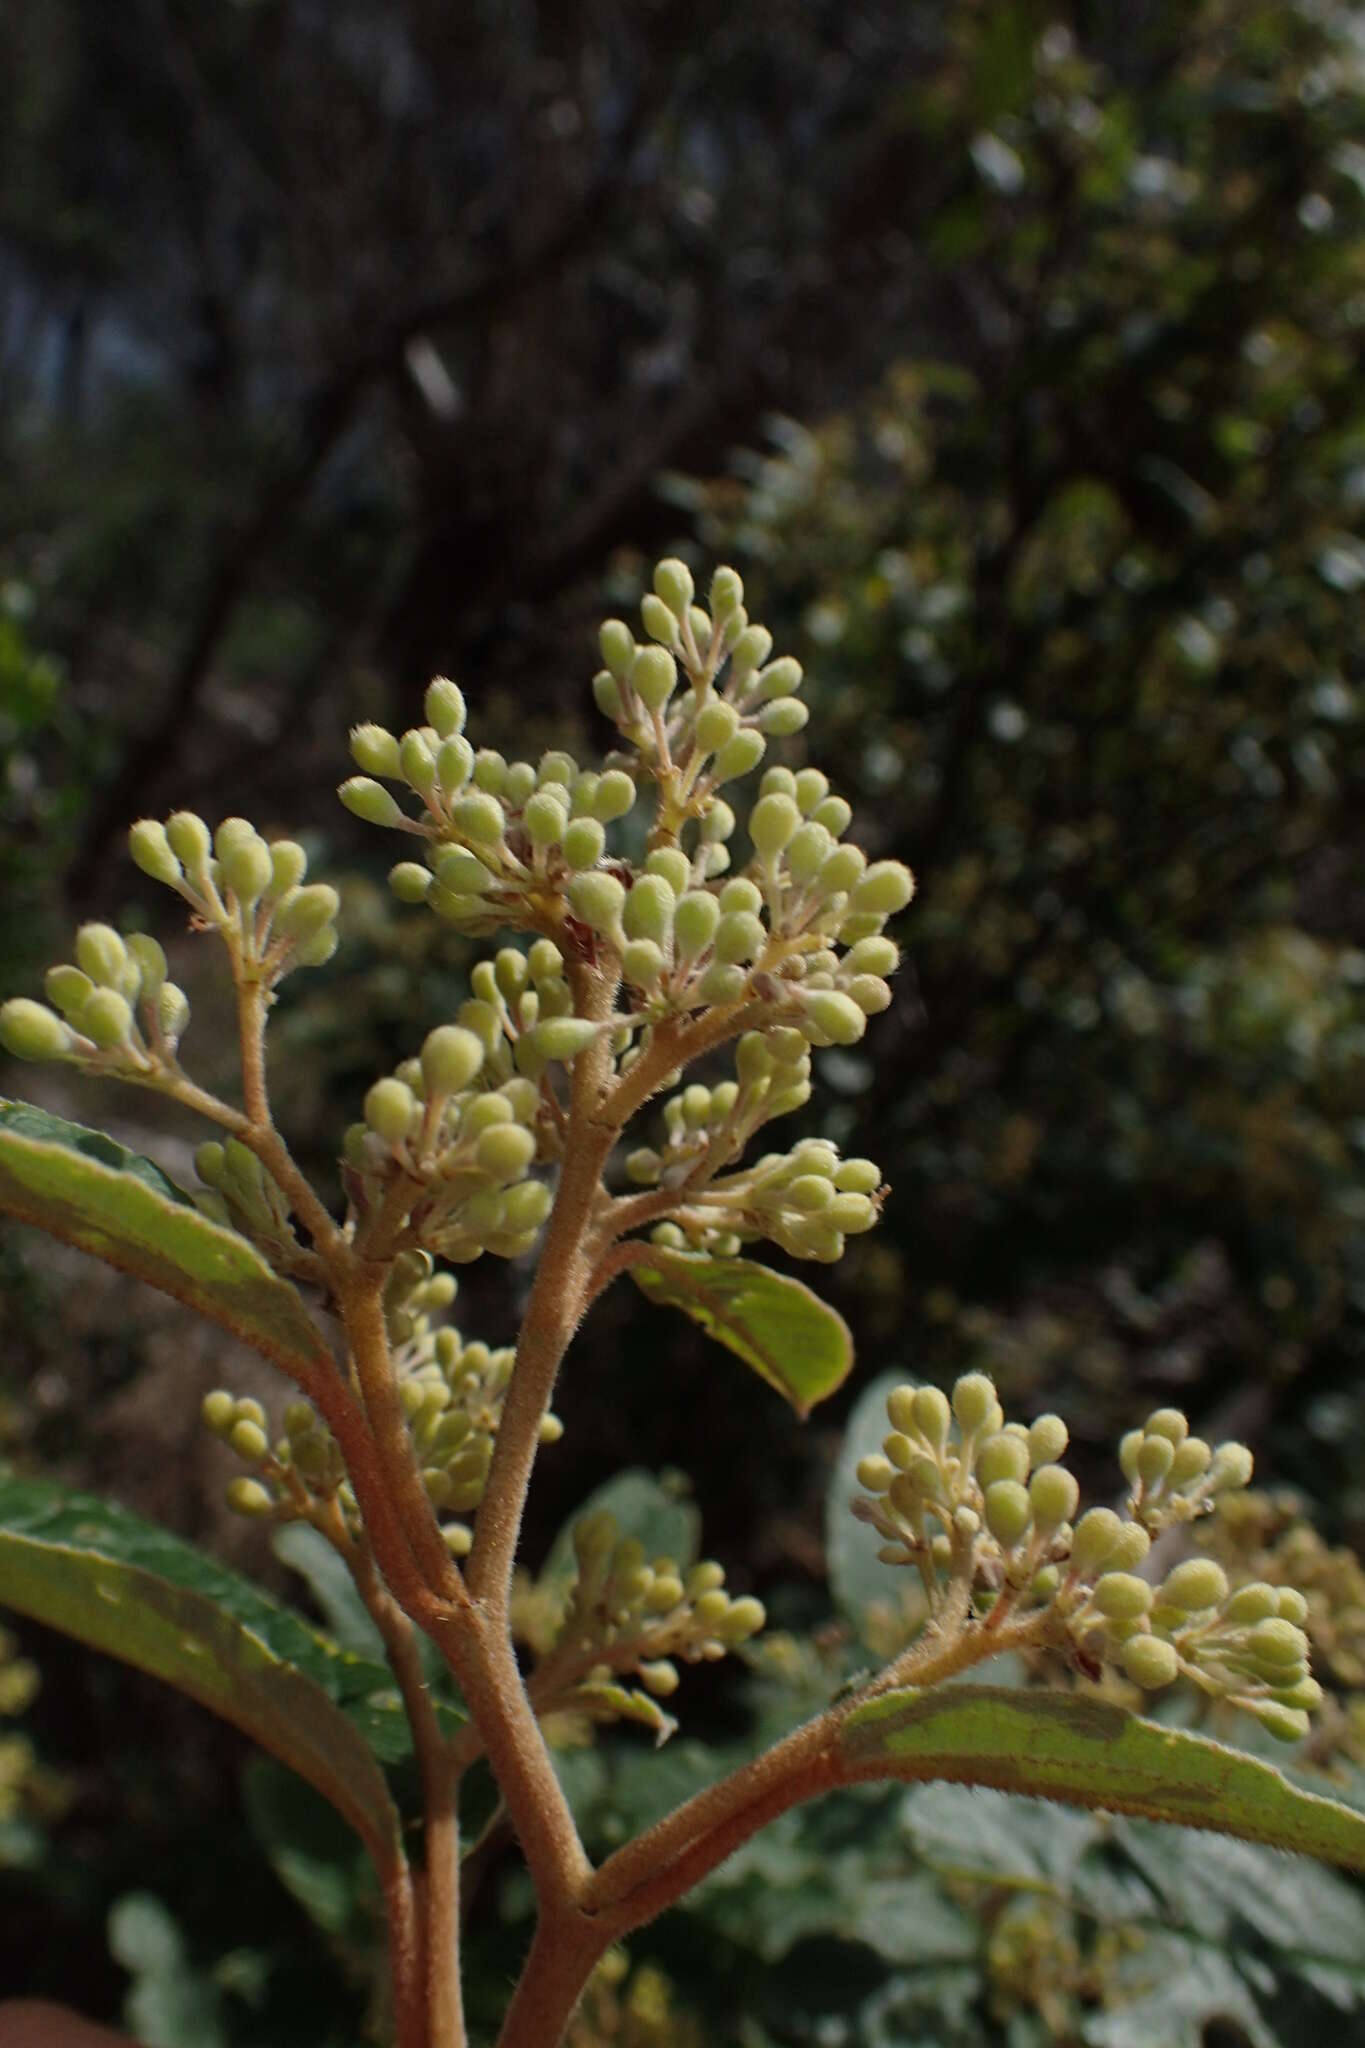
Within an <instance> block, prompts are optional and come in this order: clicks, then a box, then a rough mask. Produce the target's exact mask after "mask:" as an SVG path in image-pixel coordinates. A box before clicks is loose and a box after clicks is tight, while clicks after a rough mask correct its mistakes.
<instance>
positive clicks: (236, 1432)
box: [228, 1420, 270, 1465]
mask: <svg viewBox="0 0 1365 2048" xmlns="http://www.w3.org/2000/svg"><path fill="white" fill-rule="evenodd" d="M228 1443H229V1444H230V1445H231V1447H232V1449H233V1450H234V1451H235V1452H236V1453H237V1456H238V1457H239V1458H241V1459H242V1460H243V1461H244V1462H245V1463H246V1464H248V1465H260V1464H263V1463H264V1461H265V1458H266V1455H267V1453H268V1452H269V1449H270V1444H269V1441H268V1439H267V1437H266V1433H265V1431H264V1430H263V1429H262V1428H261V1426H260V1424H259V1423H258V1422H249V1421H246V1420H243V1421H240V1422H234V1423H233V1425H232V1427H231V1429H230V1430H229V1431H228Z"/></svg>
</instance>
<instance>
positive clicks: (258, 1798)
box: [244, 1757, 378, 1954]
mask: <svg viewBox="0 0 1365 2048" xmlns="http://www.w3.org/2000/svg"><path fill="white" fill-rule="evenodd" d="M244 1790H245V1793H246V1810H247V1815H248V1818H249V1819H250V1821H251V1827H252V1832H253V1833H254V1835H255V1837H256V1839H257V1841H258V1842H259V1843H260V1845H261V1847H262V1848H263V1849H264V1851H265V1853H266V1855H267V1857H268V1858H269V1860H270V1867H271V1869H272V1870H273V1871H274V1873H275V1875H276V1877H278V1879H279V1880H280V1883H281V1884H282V1885H283V1886H284V1888H285V1890H286V1891H287V1892H288V1893H289V1894H290V1895H291V1897H293V1898H295V1899H297V1901H298V1903H299V1904H300V1905H301V1906H302V1907H303V1910H304V1912H305V1913H307V1915H308V1917H309V1919H310V1920H312V1921H313V1923H314V1925H315V1926H317V1927H320V1928H321V1929H322V1930H323V1932H324V1933H325V1934H330V1935H333V1936H335V1937H337V1938H338V1939H344V1940H345V1941H346V1942H347V1944H348V1946H349V1948H350V1950H351V1952H352V1953H353V1954H354V1953H355V1952H357V1951H358V1950H360V1949H361V1948H362V1947H364V1946H365V1945H366V1944H367V1943H368V1944H370V1945H372V1944H373V1942H374V1939H375V1936H376V1934H377V1931H378V1929H377V1924H376V1919H375V1905H376V1901H375V1897H374V1878H373V1874H372V1872H371V1870H370V1867H369V1865H368V1863H367V1862H366V1860H365V1857H364V1856H363V1854H362V1853H361V1851H360V1849H359V1847H358V1846H357V1843H356V1839H355V1836H354V1835H353V1834H351V1833H350V1831H349V1830H348V1829H347V1828H346V1827H344V1826H343V1825H342V1822H341V1820H340V1818H339V1816H338V1815H337V1814H336V1812H335V1811H334V1810H333V1808H332V1807H331V1806H329V1805H328V1804H327V1802H326V1800H324V1799H320V1798H319V1797H318V1795H317V1793H316V1792H315V1791H314V1790H313V1788H312V1786H311V1785H305V1784H304V1782H303V1780H302V1779H301V1778H299V1777H297V1776H296V1775H295V1773H294V1772H293V1771H286V1770H283V1769H282V1768H281V1767H280V1765H279V1764H277V1763H274V1762H272V1761H271V1759H270V1758H269V1757H253V1758H252V1760H251V1762H250V1764H249V1765H248V1766H247V1771H246V1776H245V1781H244Z"/></svg>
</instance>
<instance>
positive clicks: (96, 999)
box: [0, 924, 190, 1081]
mask: <svg viewBox="0 0 1365 2048" xmlns="http://www.w3.org/2000/svg"><path fill="white" fill-rule="evenodd" d="M44 987H45V992H46V994H47V997H48V1000H49V1002H50V1003H51V1005H52V1007H51V1008H49V1007H48V1005H47V1004H45V1003H35V1002H30V1001H29V999H28V998H27V997H25V996H16V997H14V998H13V999H12V1000H11V1001H9V1002H7V1003H6V1004H5V1005H4V1006H3V1008H0V1044H3V1045H4V1047H5V1050H6V1051H7V1052H10V1053H12V1054H13V1055H14V1057H15V1058H16V1059H23V1060H72V1061H75V1062H77V1063H78V1064H79V1065H81V1066H86V1067H89V1068H91V1069H92V1070H94V1071H95V1072H105V1073H116V1074H119V1075H121V1076H123V1077H124V1078H126V1079H130V1080H144V1081H145V1080H154V1079H155V1078H156V1076H157V1075H158V1074H161V1073H164V1072H165V1071H167V1070H168V1069H170V1068H172V1067H173V1066H174V1064H175V1056H176V1049H177V1047H178V1046H179V1043H180V1039H181V1036H182V1034H183V1033H184V1030H185V1027H186V1026H187V1024H188V1023H189V1021H190V1006H189V1001H188V999H187V997H186V995H185V991H184V990H183V989H182V988H179V987H178V986H177V985H176V983H175V982H173V981H169V980H167V969H166V955H165V954H164V953H163V952H162V950H161V947H160V946H159V945H158V944H157V942H156V940H155V939H153V938H149V937H148V936H147V934H146V933H145V932H132V933H130V934H129V935H128V937H127V938H121V937H120V936H119V934H118V933H117V932H116V931H115V930H114V928H113V926H112V925H107V924H85V925H82V926H81V928H80V930H79V931H78V932H77V934H76V958H75V961H74V962H64V963H63V964H62V965H60V966H57V967H49V968H48V970H47V976H46V980H45V984H44ZM59 1013H60V1014H59Z"/></svg>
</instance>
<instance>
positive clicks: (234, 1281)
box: [0, 1098, 332, 1369]
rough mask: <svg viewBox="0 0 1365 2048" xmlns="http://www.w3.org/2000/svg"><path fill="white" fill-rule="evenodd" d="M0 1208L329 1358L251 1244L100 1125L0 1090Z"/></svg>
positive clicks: (246, 1330) (296, 1350)
mask: <svg viewBox="0 0 1365 2048" xmlns="http://www.w3.org/2000/svg"><path fill="white" fill-rule="evenodd" d="M0 1212H3V1213H5V1214H8V1215H10V1216H14V1217H17V1218H18V1219H19V1221H20V1222H22V1223H34V1224H36V1225H37V1226H38V1228H39V1229H40V1230H46V1231H47V1232H48V1233H49V1235H50V1236H52V1237H59V1238H61V1239H62V1240H63V1241H64V1242H65V1243H66V1244H72V1245H75V1246H76V1247H77V1248H78V1249H79V1250H80V1251H83V1252H91V1253H93V1255H94V1256H95V1257H96V1258H97V1259H103V1260H104V1262H105V1264H106V1265H109V1266H117V1267H118V1269H119V1270H120V1272H123V1273H131V1274H132V1275H133V1276H134V1278H135V1279H138V1280H145V1281H147V1283H148V1284H149V1286H152V1287H159V1288H160V1289H161V1290H162V1292H163V1293H165V1294H171V1295H174V1296H175V1298H176V1300H177V1301H183V1302H184V1303H185V1304H186V1305H187V1306H188V1307H189V1308H193V1309H197V1310H198V1311H199V1313H200V1314H201V1315H204V1316H207V1317H208V1318H209V1319H210V1320H211V1321H212V1322H216V1323H220V1324H222V1325H223V1327H224V1328H226V1329H230V1330H233V1331H235V1332H236V1333H237V1335H238V1336H240V1337H242V1338H243V1339H244V1340H245V1342H247V1343H248V1344H254V1345H256V1346H257V1347H258V1348H259V1349H260V1350H262V1351H264V1352H265V1353H266V1355H267V1356H268V1357H273V1358H280V1357H282V1356H284V1355H291V1356H293V1357H295V1358H301V1359H304V1360H307V1361H309V1362H311V1363H312V1364H315V1365H324V1366H327V1367H328V1368H329V1369H330V1367H331V1363H332V1360H331V1354H330V1352H329V1351H328V1349H327V1346H326V1344H325V1343H324V1342H323V1339H322V1336H321V1333H320V1332H319V1331H318V1329H317V1328H316V1327H315V1325H314V1324H313V1322H312V1320H311V1319H310V1317H309V1315H308V1311H307V1310H306V1309H305V1307H304V1305H303V1302H302V1299H301V1298H300V1296H299V1295H298V1293H297V1292H296V1290H295V1289H294V1288H293V1287H291V1286H290V1285H289V1283H288V1281H285V1280H281V1279H280V1278H279V1277H278V1276H277V1275H276V1274H275V1273H272V1272H271V1270H270V1268H269V1266H268V1265H267V1264H266V1262H265V1260H264V1259H263V1258H262V1257H261V1255H260V1253H259V1252H258V1251H257V1250H256V1248H255V1246H254V1245H252V1244H249V1243H248V1242H247V1240H246V1238H244V1237H241V1236H239V1235H238V1233H237V1232H236V1231H235V1230H228V1229H225V1228H224V1227H223V1225H222V1224H219V1223H214V1222H212V1221H211V1220H210V1218H209V1217H207V1216H205V1215H203V1214H202V1213H201V1212H200V1211H199V1210H198V1209H196V1208H195V1206H194V1204H193V1202H192V1201H191V1200H190V1198H189V1196H188V1195H187V1194H186V1193H185V1191H184V1190H183V1188H178V1187H176V1185H175V1183H174V1182H173V1181H170V1180H168V1179H167V1177H166V1175H165V1174H164V1173H162V1171H161V1169H160V1168H159V1167H157V1166H154V1165H153V1164H152V1162H151V1161H150V1160H148V1159H140V1158H139V1157H138V1155H137V1154H136V1153H135V1152H128V1151H125V1150H124V1148H123V1146H122V1145H118V1144H115V1142H114V1140H113V1139H112V1138H108V1137H106V1136H105V1135H104V1133H103V1132H102V1131H88V1130H86V1129H85V1128H84V1127H83V1126H82V1125H81V1124H71V1123H67V1122H66V1121H65V1119H64V1118H62V1117H57V1116H49V1115H48V1114H47V1112H46V1110H41V1109H33V1108H31V1107H30V1106H29V1105H28V1104H27V1103H23V1102H10V1101H7V1100H5V1099H3V1098H0Z"/></svg>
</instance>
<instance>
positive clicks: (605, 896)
mask: <svg viewBox="0 0 1365 2048" xmlns="http://www.w3.org/2000/svg"><path fill="white" fill-rule="evenodd" d="M568 893H569V901H570V903H571V904H572V905H573V910H574V915H575V916H576V917H580V918H581V919H582V920H583V922H584V924H587V925H591V926H592V928H593V929H594V931H600V932H610V931H612V930H614V929H615V928H616V926H617V925H619V923H620V921H621V911H622V908H623V906H624V904H625V901H626V891H625V887H624V885H623V884H622V883H620V882H618V881H617V879H616V877H615V875H607V874H603V873H602V872H601V871H600V870H592V871H589V872H588V873H587V874H583V875H575V876H574V878H573V880H572V881H571V882H570V884H569V892H568ZM631 894H632V895H633V894H634V891H633V890H632V891H631Z"/></svg>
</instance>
